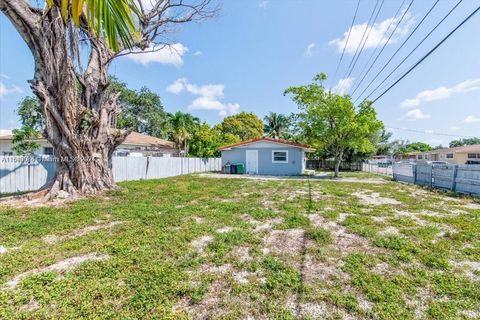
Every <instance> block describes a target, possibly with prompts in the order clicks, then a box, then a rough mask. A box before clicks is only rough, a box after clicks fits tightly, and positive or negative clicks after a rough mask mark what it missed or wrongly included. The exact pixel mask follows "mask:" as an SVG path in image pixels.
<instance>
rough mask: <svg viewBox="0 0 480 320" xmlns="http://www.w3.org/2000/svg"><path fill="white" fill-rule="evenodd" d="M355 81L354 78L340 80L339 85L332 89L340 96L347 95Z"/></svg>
mask: <svg viewBox="0 0 480 320" xmlns="http://www.w3.org/2000/svg"><path fill="white" fill-rule="evenodd" d="M354 80H355V78H353V77H349V78H344V79H340V81H338V84H337V85H336V86H335V87H333V88H332V91H333V92H336V93H338V94H345V93H346V92H347V91H348V89H350V88H351V87H352V84H353V81H354Z"/></svg>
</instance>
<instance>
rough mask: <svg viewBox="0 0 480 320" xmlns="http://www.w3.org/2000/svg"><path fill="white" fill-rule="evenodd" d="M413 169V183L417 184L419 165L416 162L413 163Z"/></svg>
mask: <svg viewBox="0 0 480 320" xmlns="http://www.w3.org/2000/svg"><path fill="white" fill-rule="evenodd" d="M412 171H413V184H417V165H416V164H413V165H412Z"/></svg>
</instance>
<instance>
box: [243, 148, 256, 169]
mask: <svg viewBox="0 0 480 320" xmlns="http://www.w3.org/2000/svg"><path fill="white" fill-rule="evenodd" d="M246 152H247V153H246V157H247V168H246V169H247V173H255V174H256V173H258V150H246Z"/></svg>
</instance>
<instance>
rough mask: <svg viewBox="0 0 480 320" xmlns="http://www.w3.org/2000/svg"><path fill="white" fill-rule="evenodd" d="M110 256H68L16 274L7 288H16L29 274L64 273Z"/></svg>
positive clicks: (6, 285)
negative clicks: (48, 264)
mask: <svg viewBox="0 0 480 320" xmlns="http://www.w3.org/2000/svg"><path fill="white" fill-rule="evenodd" d="M108 258H109V256H108V255H106V254H101V255H98V254H96V253H89V254H86V255H83V256H78V257H72V258H68V259H66V260H63V261H60V262H57V263H55V264H52V265H50V266H48V267H43V268H37V269H32V270H29V271H26V272H24V273H21V274H19V275H17V276H15V277H14V278H13V279H12V280H10V281H8V282H7V283H6V284H5V288H7V289H12V288H15V287H16V286H17V285H18V283H19V282H20V281H21V280H23V279H24V278H26V277H29V276H33V275H37V274H41V273H44V272H56V273H63V272H67V271H70V270H73V269H74V268H75V267H77V266H78V265H80V264H82V263H84V262H88V261H100V260H105V259H108Z"/></svg>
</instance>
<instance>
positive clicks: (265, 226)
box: [251, 218, 283, 232]
mask: <svg viewBox="0 0 480 320" xmlns="http://www.w3.org/2000/svg"><path fill="white" fill-rule="evenodd" d="M251 222H252V223H253V221H251ZM282 222H283V218H275V219H271V220H267V221H266V222H264V223H259V222H258V221H257V222H256V223H253V224H257V226H256V227H255V229H254V230H253V231H255V232H261V231H270V230H272V228H273V226H274V225H276V224H280V223H282Z"/></svg>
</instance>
